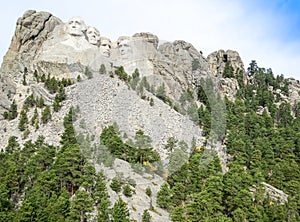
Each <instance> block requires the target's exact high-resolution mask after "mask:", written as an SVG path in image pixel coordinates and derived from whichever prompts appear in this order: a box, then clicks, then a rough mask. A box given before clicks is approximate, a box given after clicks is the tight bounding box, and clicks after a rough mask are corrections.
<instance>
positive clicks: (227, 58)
mask: <svg viewBox="0 0 300 222" xmlns="http://www.w3.org/2000/svg"><path fill="white" fill-rule="evenodd" d="M207 61H208V63H209V69H210V71H211V72H212V73H213V74H214V75H215V76H218V77H222V74H223V71H224V68H225V64H226V62H230V65H231V66H232V68H233V70H234V72H235V73H236V72H237V71H238V70H242V71H243V72H245V69H244V64H243V61H242V59H241V57H240V55H239V53H238V52H236V51H233V50H227V51H226V52H225V51H224V50H222V49H221V50H218V51H215V52H213V53H211V54H209V55H208V56H207ZM245 77H246V76H245Z"/></svg>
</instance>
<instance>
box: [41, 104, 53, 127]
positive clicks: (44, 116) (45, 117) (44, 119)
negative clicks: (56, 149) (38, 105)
mask: <svg viewBox="0 0 300 222" xmlns="http://www.w3.org/2000/svg"><path fill="white" fill-rule="evenodd" d="M50 119H51V110H50V106H46V107H45V109H44V110H43V112H42V117H41V120H42V123H44V124H46V123H48V122H49V120H50Z"/></svg>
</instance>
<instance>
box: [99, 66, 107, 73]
mask: <svg viewBox="0 0 300 222" xmlns="http://www.w3.org/2000/svg"><path fill="white" fill-rule="evenodd" d="M99 73H100V74H106V67H105V65H104V64H101V66H100V69H99Z"/></svg>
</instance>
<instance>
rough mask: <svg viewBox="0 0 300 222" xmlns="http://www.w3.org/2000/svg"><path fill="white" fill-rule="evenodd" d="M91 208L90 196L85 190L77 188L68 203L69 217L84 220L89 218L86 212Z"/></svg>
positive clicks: (74, 219)
mask: <svg viewBox="0 0 300 222" xmlns="http://www.w3.org/2000/svg"><path fill="white" fill-rule="evenodd" d="M92 210H93V201H92V198H91V197H90V196H89V194H88V193H87V192H86V191H85V190H81V189H79V190H77V191H76V192H75V196H74V198H73V199H72V201H71V205H70V218H71V219H72V220H73V221H81V222H84V221H86V220H87V219H88V218H89V215H88V214H87V213H89V212H91V211H92Z"/></svg>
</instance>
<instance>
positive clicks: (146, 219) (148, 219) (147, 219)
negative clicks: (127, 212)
mask: <svg viewBox="0 0 300 222" xmlns="http://www.w3.org/2000/svg"><path fill="white" fill-rule="evenodd" d="M142 222H151V215H150V213H149V212H148V210H144V212H143V216H142Z"/></svg>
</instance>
